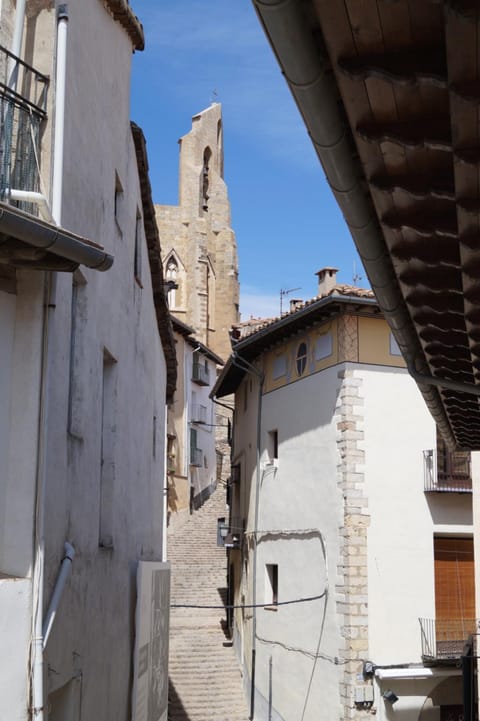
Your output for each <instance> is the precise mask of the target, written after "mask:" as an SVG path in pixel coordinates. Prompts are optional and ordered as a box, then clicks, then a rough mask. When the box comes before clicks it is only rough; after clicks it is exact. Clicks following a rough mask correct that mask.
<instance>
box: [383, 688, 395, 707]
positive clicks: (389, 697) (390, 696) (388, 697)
mask: <svg viewBox="0 0 480 721" xmlns="http://www.w3.org/2000/svg"><path fill="white" fill-rule="evenodd" d="M382 696H383V698H384V699H385V701H388V703H390V704H392V706H393V704H394V703H397V701H398V696H397V694H396V693H393V691H392V690H391V689H390V688H387V689H386V690H385V691H384V692H383V693H382Z"/></svg>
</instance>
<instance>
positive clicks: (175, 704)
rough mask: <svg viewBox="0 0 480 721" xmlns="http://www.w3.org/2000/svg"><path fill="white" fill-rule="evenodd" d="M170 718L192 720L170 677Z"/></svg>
mask: <svg viewBox="0 0 480 721" xmlns="http://www.w3.org/2000/svg"><path fill="white" fill-rule="evenodd" d="M168 719H169V721H190V717H189V715H188V714H187V712H186V711H185V708H184V706H183V704H182V702H181V700H180V696H179V695H178V693H177V691H176V689H175V686H174V684H173V682H172V679H170V678H169V679H168Z"/></svg>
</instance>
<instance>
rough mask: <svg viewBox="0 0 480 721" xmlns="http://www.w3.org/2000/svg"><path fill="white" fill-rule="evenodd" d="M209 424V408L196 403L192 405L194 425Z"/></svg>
mask: <svg viewBox="0 0 480 721" xmlns="http://www.w3.org/2000/svg"><path fill="white" fill-rule="evenodd" d="M206 422H207V406H202V405H201V404H200V403H194V404H193V405H192V423H206Z"/></svg>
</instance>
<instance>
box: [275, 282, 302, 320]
mask: <svg viewBox="0 0 480 721" xmlns="http://www.w3.org/2000/svg"><path fill="white" fill-rule="evenodd" d="M296 290H302V289H301V288H300V287H299V288H289V289H288V290H286V289H285V288H280V318H281V317H282V315H283V298H284V296H286V295H288V294H289V293H293V292H295V291H296Z"/></svg>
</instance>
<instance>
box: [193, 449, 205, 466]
mask: <svg viewBox="0 0 480 721" xmlns="http://www.w3.org/2000/svg"><path fill="white" fill-rule="evenodd" d="M190 465H191V466H197V467H199V468H201V467H202V466H203V451H202V449H201V448H191V449H190Z"/></svg>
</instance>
